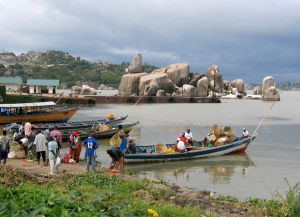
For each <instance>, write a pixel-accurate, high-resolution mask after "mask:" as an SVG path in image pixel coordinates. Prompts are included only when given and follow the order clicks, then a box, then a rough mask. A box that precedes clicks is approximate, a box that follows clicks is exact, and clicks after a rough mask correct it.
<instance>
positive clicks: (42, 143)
mask: <svg viewBox="0 0 300 217" xmlns="http://www.w3.org/2000/svg"><path fill="white" fill-rule="evenodd" d="M46 143H47V140H46V136H45V135H44V134H42V131H41V130H38V135H36V137H35V139H34V142H33V144H34V145H35V146H36V155H37V161H38V164H40V158H41V156H42V158H43V163H44V164H46Z"/></svg>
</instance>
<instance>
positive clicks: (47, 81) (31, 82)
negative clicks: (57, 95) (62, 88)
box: [27, 79, 59, 86]
mask: <svg viewBox="0 0 300 217" xmlns="http://www.w3.org/2000/svg"><path fill="white" fill-rule="evenodd" d="M27 85H40V86H59V80H51V79H27Z"/></svg>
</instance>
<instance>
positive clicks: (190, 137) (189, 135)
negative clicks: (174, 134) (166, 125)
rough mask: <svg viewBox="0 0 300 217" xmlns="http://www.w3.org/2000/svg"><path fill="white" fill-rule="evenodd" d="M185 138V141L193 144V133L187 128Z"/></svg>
mask: <svg viewBox="0 0 300 217" xmlns="http://www.w3.org/2000/svg"><path fill="white" fill-rule="evenodd" d="M184 136H185V138H186V139H187V142H188V143H189V144H190V145H193V144H194V138H193V134H192V132H191V130H190V129H187V130H186V132H185V134H184Z"/></svg>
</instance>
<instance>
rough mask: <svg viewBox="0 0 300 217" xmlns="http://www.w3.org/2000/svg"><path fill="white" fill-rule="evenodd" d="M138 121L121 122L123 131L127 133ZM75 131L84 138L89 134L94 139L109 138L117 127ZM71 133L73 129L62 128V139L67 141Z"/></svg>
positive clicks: (116, 130) (115, 131)
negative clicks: (102, 129)
mask: <svg viewBox="0 0 300 217" xmlns="http://www.w3.org/2000/svg"><path fill="white" fill-rule="evenodd" d="M138 123H139V121H137V122H134V123H130V124H122V126H123V129H124V131H125V133H127V134H128V133H129V132H130V131H131V130H132V129H133V127H134V126H135V125H137V124H138ZM77 132H78V133H79V136H80V137H81V138H82V139H84V138H87V137H89V136H90V135H91V136H93V137H94V138H95V139H96V138H97V139H100V138H109V137H112V136H113V135H115V134H116V133H117V132H118V128H117V127H111V128H109V129H108V130H105V131H98V130H93V129H91V128H89V129H80V130H77ZM72 133H73V130H63V131H62V139H63V141H68V139H69V138H70V135H71V134H72Z"/></svg>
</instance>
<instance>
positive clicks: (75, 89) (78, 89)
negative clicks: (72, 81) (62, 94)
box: [71, 86, 81, 94]
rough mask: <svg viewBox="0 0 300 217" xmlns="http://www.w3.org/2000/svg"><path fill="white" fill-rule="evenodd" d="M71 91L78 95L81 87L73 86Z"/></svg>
mask: <svg viewBox="0 0 300 217" xmlns="http://www.w3.org/2000/svg"><path fill="white" fill-rule="evenodd" d="M71 90H72V92H73V93H77V94H80V91H81V87H79V86H73V87H72V89H71Z"/></svg>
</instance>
